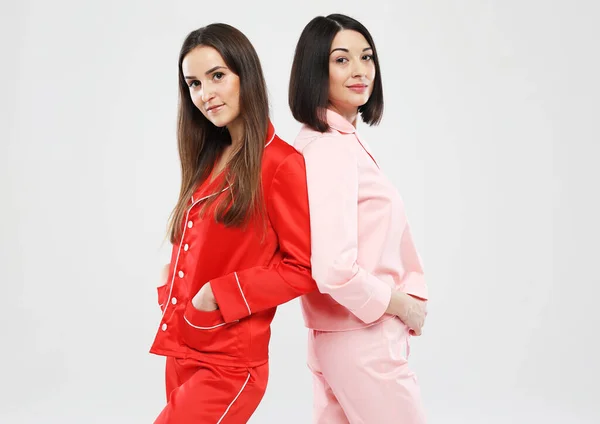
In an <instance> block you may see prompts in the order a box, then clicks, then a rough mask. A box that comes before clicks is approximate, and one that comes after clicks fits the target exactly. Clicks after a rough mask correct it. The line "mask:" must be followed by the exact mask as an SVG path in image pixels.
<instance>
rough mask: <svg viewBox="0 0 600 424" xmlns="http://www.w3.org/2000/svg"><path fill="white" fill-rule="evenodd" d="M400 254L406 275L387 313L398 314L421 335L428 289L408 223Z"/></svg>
mask: <svg viewBox="0 0 600 424" xmlns="http://www.w3.org/2000/svg"><path fill="white" fill-rule="evenodd" d="M400 255H401V260H402V267H403V268H404V277H403V279H402V282H401V287H400V291H395V292H393V293H392V299H391V301H390V305H389V307H388V310H387V313H390V314H394V315H396V316H398V317H399V318H400V319H401V320H402V321H403V322H404V323H405V324H406V325H407V326H408V327H409V328H410V329H411V330H412V332H413V334H415V335H417V336H418V335H420V334H421V332H422V328H423V325H424V324H425V317H426V316H427V299H428V296H429V295H428V290H427V285H426V284H425V279H424V277H423V267H422V266H421V259H420V258H419V254H418V253H417V249H416V247H415V244H414V242H413V239H412V235H411V232H410V227H409V225H408V224H406V226H405V227H404V231H403V233H402V239H401V241H400Z"/></svg>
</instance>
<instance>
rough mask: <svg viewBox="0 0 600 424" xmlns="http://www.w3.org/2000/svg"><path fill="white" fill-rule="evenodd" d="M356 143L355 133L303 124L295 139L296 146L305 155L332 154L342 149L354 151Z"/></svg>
mask: <svg viewBox="0 0 600 424" xmlns="http://www.w3.org/2000/svg"><path fill="white" fill-rule="evenodd" d="M355 144H356V136H355V135H354V134H347V133H341V132H339V131H337V130H334V129H330V130H329V131H327V132H319V131H315V130H313V129H311V128H308V127H306V126H303V127H302V129H301V130H300V133H299V134H298V136H297V137H296V139H295V140H294V147H295V148H296V149H297V150H298V151H299V152H301V153H302V155H303V156H304V157H307V156H312V155H314V154H319V155H321V154H332V153H336V152H339V153H341V152H342V151H352V150H353V149H354V147H355Z"/></svg>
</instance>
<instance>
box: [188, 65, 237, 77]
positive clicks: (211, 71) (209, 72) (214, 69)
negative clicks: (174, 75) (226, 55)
mask: <svg viewBox="0 0 600 424" xmlns="http://www.w3.org/2000/svg"><path fill="white" fill-rule="evenodd" d="M217 69H227V67H226V66H221V65H218V66H215V67H213V68H210V69H209V70H208V71H206V72H205V73H204V75H209V74H212V73H213V72H215V71H216V70H217ZM184 78H185V79H186V80H189V79H197V78H196V77H195V76H193V75H190V76H185V77H184Z"/></svg>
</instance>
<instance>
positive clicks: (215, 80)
mask: <svg viewBox="0 0 600 424" xmlns="http://www.w3.org/2000/svg"><path fill="white" fill-rule="evenodd" d="M181 68H182V70H183V76H184V78H185V81H186V83H187V85H188V87H189V89H190V96H191V98H192V102H194V105H195V106H196V107H197V108H198V109H200V112H202V114H203V115H204V116H205V117H206V119H208V120H209V121H210V122H212V123H213V124H214V125H215V126H217V127H225V126H227V127H230V126H231V125H232V124H235V123H239V121H240V119H239V118H240V78H239V77H238V76H237V75H236V74H234V73H233V72H232V71H231V70H230V69H229V68H228V67H227V65H226V64H225V61H224V60H223V58H222V57H221V55H220V54H219V52H218V51H217V50H215V49H214V48H212V47H208V46H199V47H196V48H195V49H193V50H192V51H190V52H189V53H188V54H187V55H186V56H185V57H184V58H183V62H182V64H181Z"/></svg>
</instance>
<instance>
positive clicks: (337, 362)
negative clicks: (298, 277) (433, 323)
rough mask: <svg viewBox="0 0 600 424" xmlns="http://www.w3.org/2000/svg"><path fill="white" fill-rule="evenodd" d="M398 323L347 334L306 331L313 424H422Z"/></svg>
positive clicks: (417, 392)
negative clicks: (311, 379)
mask: <svg viewBox="0 0 600 424" xmlns="http://www.w3.org/2000/svg"><path fill="white" fill-rule="evenodd" d="M408 339H409V335H408V329H407V327H406V326H405V325H404V323H402V321H400V320H399V319H398V318H392V319H389V320H387V321H384V322H381V323H379V324H376V325H373V326H370V327H366V328H362V329H359V330H351V331H336V332H329V331H318V330H310V331H309V340H308V350H309V353H308V366H309V368H310V369H311V371H312V373H313V376H314V410H313V422H314V423H315V424H348V423H350V424H425V414H424V411H423V407H422V404H421V393H420V390H419V385H418V383H417V378H416V376H415V373H414V372H412V371H411V370H410V368H409V366H408V361H407V356H408V349H409V347H408Z"/></svg>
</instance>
